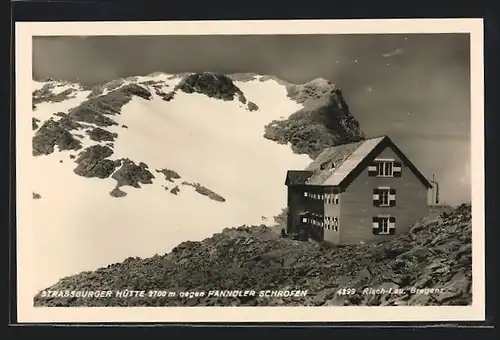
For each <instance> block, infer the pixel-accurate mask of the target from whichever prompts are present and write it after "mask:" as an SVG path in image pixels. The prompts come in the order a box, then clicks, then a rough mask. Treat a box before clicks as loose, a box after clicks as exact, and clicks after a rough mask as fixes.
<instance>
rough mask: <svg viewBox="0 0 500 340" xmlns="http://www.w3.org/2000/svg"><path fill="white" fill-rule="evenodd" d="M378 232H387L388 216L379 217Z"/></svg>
mask: <svg viewBox="0 0 500 340" xmlns="http://www.w3.org/2000/svg"><path fill="white" fill-rule="evenodd" d="M378 228H379V231H378V232H379V234H389V217H381V218H379V220H378Z"/></svg>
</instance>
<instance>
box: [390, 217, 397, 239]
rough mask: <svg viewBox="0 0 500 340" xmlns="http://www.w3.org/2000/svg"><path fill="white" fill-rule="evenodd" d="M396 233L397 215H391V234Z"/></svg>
mask: <svg viewBox="0 0 500 340" xmlns="http://www.w3.org/2000/svg"><path fill="white" fill-rule="evenodd" d="M395 233H396V217H394V216H391V217H389V235H394V234H395Z"/></svg>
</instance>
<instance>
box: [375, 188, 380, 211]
mask: <svg viewBox="0 0 500 340" xmlns="http://www.w3.org/2000/svg"><path fill="white" fill-rule="evenodd" d="M373 205H374V206H375V207H378V206H379V205H380V193H379V190H378V189H377V188H375V189H373Z"/></svg>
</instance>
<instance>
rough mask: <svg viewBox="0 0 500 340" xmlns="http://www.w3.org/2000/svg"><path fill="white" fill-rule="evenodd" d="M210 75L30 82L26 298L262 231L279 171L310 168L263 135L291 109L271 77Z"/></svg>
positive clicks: (295, 106)
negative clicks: (126, 264) (186, 246)
mask: <svg viewBox="0 0 500 340" xmlns="http://www.w3.org/2000/svg"><path fill="white" fill-rule="evenodd" d="M212 76H213V77H216V76H215V75H211V74H204V75H203V77H201V78H199V77H198V78H196V77H195V78H194V79H187V80H186V78H181V77H180V76H175V75H167V74H163V73H156V74H152V75H149V76H145V77H134V78H128V79H119V80H117V81H114V82H111V83H108V84H105V85H103V86H100V87H95V88H93V89H84V88H82V87H81V86H80V85H78V84H70V83H61V82H56V81H49V82H43V83H41V82H36V81H34V82H33V91H35V92H34V95H33V98H34V102H33V117H34V119H33V134H34V137H33V148H34V150H33V155H34V156H33V158H32V162H33V163H32V168H33V169H34V171H36V175H35V178H36V180H35V184H34V187H33V198H34V200H33V211H32V216H33V221H36V222H35V223H36V226H34V227H33V230H34V233H35V234H34V235H32V239H33V240H34V241H33V242H34V243H33V245H32V246H33V248H32V252H31V253H32V254H36V255H33V257H34V258H33V259H32V261H33V262H32V263H34V265H35V266H34V270H35V271H36V272H35V273H33V274H32V277H33V280H34V282H33V283H32V287H33V289H34V290H39V289H42V288H44V287H47V286H49V285H51V284H53V283H54V282H56V281H58V280H59V279H60V278H61V277H63V276H67V275H72V274H76V273H78V272H81V271H85V270H95V269H96V268H98V267H101V266H106V265H108V264H111V263H114V262H120V261H123V260H124V259H125V258H127V257H131V256H132V257H135V256H139V257H149V256H152V255H154V254H163V253H166V252H169V251H170V250H171V249H172V248H173V247H175V246H176V245H178V244H179V243H180V242H182V241H185V240H201V239H204V238H206V237H209V236H211V235H212V234H213V233H215V232H220V231H221V230H222V229H223V228H225V227H234V226H239V225H243V224H246V225H252V224H270V223H273V216H276V215H277V214H278V213H279V212H280V211H281V209H282V208H284V207H285V206H286V189H285V187H284V179H285V174H286V171H287V170H288V169H303V168H305V167H306V166H307V165H308V164H309V163H310V161H311V159H310V157H309V156H307V155H305V154H303V155H299V154H296V153H294V152H292V149H291V148H290V145H286V144H279V143H276V142H274V141H272V140H269V139H266V138H264V137H263V135H264V129H265V126H266V125H268V124H269V123H270V122H271V121H273V120H280V119H281V120H283V119H286V118H288V116H290V115H291V114H293V113H294V112H296V111H298V110H300V109H302V108H303V106H302V104H299V103H298V102H297V101H294V100H292V99H291V98H290V97H289V96H288V92H287V89H286V87H285V85H283V84H282V83H280V82H279V81H277V80H275V79H272V78H261V77H260V76H255V77H252V78H250V79H242V80H240V81H238V80H235V81H234V82H231V81H230V80H229V78H227V77H223V78H219V79H215V78H214V82H211V81H210V77H212ZM207 77H208V78H207ZM200 79H201V80H200ZM207 79H209V81H208V83H207ZM228 80H229V81H228ZM95 112H101V113H102V112H104V114H102V115H101V114H100V113H99V114H96V113H95ZM34 293H36V292H34Z"/></svg>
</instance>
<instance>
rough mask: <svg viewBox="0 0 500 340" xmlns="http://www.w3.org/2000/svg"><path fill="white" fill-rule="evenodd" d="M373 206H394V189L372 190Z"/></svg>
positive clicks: (379, 188) (380, 188) (381, 188)
mask: <svg viewBox="0 0 500 340" xmlns="http://www.w3.org/2000/svg"><path fill="white" fill-rule="evenodd" d="M373 205H374V206H376V207H394V206H396V189H391V188H389V187H378V188H375V189H373Z"/></svg>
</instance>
